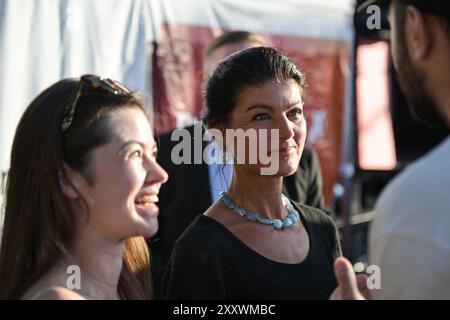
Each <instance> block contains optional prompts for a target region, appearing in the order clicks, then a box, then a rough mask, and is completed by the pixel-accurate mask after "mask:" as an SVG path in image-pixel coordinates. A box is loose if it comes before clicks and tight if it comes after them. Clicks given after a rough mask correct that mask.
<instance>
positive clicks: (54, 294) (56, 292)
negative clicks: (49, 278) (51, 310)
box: [29, 286, 86, 300]
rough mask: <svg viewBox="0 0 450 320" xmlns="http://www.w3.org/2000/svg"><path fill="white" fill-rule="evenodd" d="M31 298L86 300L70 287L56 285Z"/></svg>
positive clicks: (40, 291)
mask: <svg viewBox="0 0 450 320" xmlns="http://www.w3.org/2000/svg"><path fill="white" fill-rule="evenodd" d="M29 299H30V300H86V298H85V297H83V296H82V295H80V294H78V293H76V292H75V291H72V290H70V289H67V288H64V287H59V286H54V287H48V288H44V289H42V290H39V291H38V292H36V293H35V294H34V295H33V296H31V297H30V298H29Z"/></svg>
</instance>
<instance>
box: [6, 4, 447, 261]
mask: <svg viewBox="0 0 450 320" xmlns="http://www.w3.org/2000/svg"><path fill="white" fill-rule="evenodd" d="M359 2H360V1H355V0H315V1H307V0H189V1H187V0H19V1H18V0H0V170H1V185H0V188H1V190H0V191H1V192H0V205H1V210H0V213H1V212H2V211H3V209H4V208H3V206H4V203H3V201H2V198H3V193H4V189H5V183H6V175H7V171H8V167H9V160H10V159H9V155H10V149H11V144H12V139H13V136H14V133H15V128H16V126H17V123H18V121H19V119H20V117H21V115H22V113H23V111H24V110H25V108H26V107H27V105H28V104H29V103H30V101H31V100H32V98H33V97H34V96H36V95H37V94H38V93H39V92H40V91H42V90H43V89H45V88H46V87H47V86H49V85H50V84H52V83H54V82H56V81H57V80H59V79H62V78H67V77H79V76H80V75H82V74H86V73H95V74H99V75H101V76H104V77H110V78H114V79H117V80H119V81H121V82H122V83H124V84H125V85H126V86H128V87H130V88H132V89H134V90H138V91H139V92H141V94H142V96H143V98H144V99H145V101H146V103H147V105H148V107H149V108H150V109H152V110H153V114H154V122H155V127H156V130H157V131H158V132H164V131H168V130H170V129H173V128H175V127H183V126H186V125H189V124H191V123H193V122H195V121H196V120H198V118H199V113H200V110H201V106H202V104H201V88H200V82H199V81H198V73H199V71H200V70H201V68H202V64H203V54H204V49H205V48H206V46H207V45H208V43H209V42H210V41H211V40H212V39H213V38H214V37H215V36H218V35H220V34H221V33H223V32H224V31H228V30H247V31H253V32H258V33H260V34H261V35H262V36H263V37H265V38H266V40H267V41H268V43H269V44H270V45H271V46H273V47H276V48H277V49H279V50H282V51H284V52H285V53H287V54H288V55H289V56H291V57H292V58H293V60H294V61H295V62H296V63H297V65H298V66H299V67H300V69H301V70H302V71H304V72H305V73H306V76H307V82H308V89H307V92H306V99H305V114H306V118H307V123H308V142H309V143H310V144H311V145H312V146H313V147H314V148H315V150H316V151H317V153H318V155H319V158H320V163H321V166H322V172H323V178H324V194H325V198H326V202H327V205H328V206H330V208H331V209H332V210H333V211H334V212H336V217H337V221H336V222H337V223H338V225H339V227H340V229H341V232H342V234H343V236H344V248H345V254H346V255H347V256H348V257H349V258H350V259H351V260H352V261H353V262H354V263H359V265H360V266H364V264H365V263H366V251H367V244H366V240H367V229H368V226H369V224H370V221H371V219H372V217H373V212H372V209H373V206H374V203H375V201H376V199H377V197H378V195H379V193H380V191H381V190H382V188H383V187H384V186H385V185H386V183H387V182H388V181H389V180H390V179H392V178H393V177H394V176H395V175H396V174H397V173H399V172H400V171H401V170H403V169H404V168H405V167H406V166H407V165H408V164H410V163H411V162H412V161H414V160H415V159H417V158H418V157H420V156H422V155H423V154H425V153H426V152H427V151H428V150H430V149H431V148H432V147H433V146H435V145H436V144H438V143H439V142H440V141H441V140H442V139H443V138H445V136H446V135H447V133H446V132H438V131H435V130H433V129H431V128H428V127H426V126H425V125H423V124H422V123H421V122H420V121H419V120H417V119H416V117H415V116H414V115H413V114H412V113H411V111H410V109H409V107H408V105H407V102H406V100H405V98H404V97H403V95H402V93H401V92H400V90H399V86H398V84H397V81H396V75H395V71H394V69H393V67H392V61H391V58H390V47H389V25H388V22H387V17H386V15H387V8H383V7H382V8H380V9H381V10H380V12H379V19H378V21H374V22H375V24H377V22H378V26H377V27H376V28H375V29H371V28H369V27H368V24H367V17H368V16H367V15H356V14H355V9H356V7H357V5H358V3H359ZM30 156H32V155H30ZM2 220H3V219H2Z"/></svg>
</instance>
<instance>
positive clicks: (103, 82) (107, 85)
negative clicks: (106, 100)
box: [61, 74, 131, 132]
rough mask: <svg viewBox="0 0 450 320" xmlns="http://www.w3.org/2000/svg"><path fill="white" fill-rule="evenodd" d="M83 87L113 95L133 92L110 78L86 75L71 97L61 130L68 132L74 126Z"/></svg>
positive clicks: (64, 113) (65, 109)
mask: <svg viewBox="0 0 450 320" xmlns="http://www.w3.org/2000/svg"><path fill="white" fill-rule="evenodd" d="M83 85H88V86H90V87H91V88H94V89H96V90H100V91H104V92H107V93H110V94H113V95H127V94H131V90H129V89H128V88H126V87H125V86H123V85H122V84H121V83H119V82H118V81H115V80H111V79H108V78H101V77H99V76H96V75H93V74H86V75H84V76H82V77H81V78H80V82H79V84H78V86H77V87H76V88H75V90H74V92H73V93H72V95H71V96H70V99H69V103H68V104H67V106H66V107H65V108H64V111H63V116H62V123H61V130H62V132H66V131H67V130H69V128H70V126H71V125H72V122H73V118H74V115H75V110H76V108H77V103H78V99H79V98H80V96H81V90H82V88H83Z"/></svg>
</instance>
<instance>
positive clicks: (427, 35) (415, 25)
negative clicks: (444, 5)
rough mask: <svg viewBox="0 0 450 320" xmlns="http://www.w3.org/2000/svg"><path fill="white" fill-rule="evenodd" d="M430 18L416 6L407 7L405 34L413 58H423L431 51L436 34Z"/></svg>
mask: <svg viewBox="0 0 450 320" xmlns="http://www.w3.org/2000/svg"><path fill="white" fill-rule="evenodd" d="M428 18H429V17H427V16H426V14H424V13H423V12H421V11H420V10H418V9H417V8H416V7H414V6H407V7H406V16H405V36H406V38H407V41H408V46H409V52H410V55H411V58H412V59H413V60H422V59H424V58H426V57H428V55H429V54H430V52H431V47H432V44H433V41H434V38H433V37H434V34H433V32H432V30H431V25H430V21H429V19H428Z"/></svg>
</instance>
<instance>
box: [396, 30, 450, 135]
mask: <svg viewBox="0 0 450 320" xmlns="http://www.w3.org/2000/svg"><path fill="white" fill-rule="evenodd" d="M397 39H398V43H397V45H398V58H399V59H397V74H398V82H399V84H400V87H401V89H402V92H403V94H404V95H405V97H406V99H407V100H408V102H409V104H410V105H411V108H412V110H413V111H414V113H415V114H416V115H417V116H418V117H419V118H420V119H421V120H423V121H424V122H426V123H427V124H429V125H430V126H432V127H435V128H438V129H446V128H447V124H446V122H445V119H444V117H443V115H442V114H441V113H440V111H439V107H438V105H437V103H436V102H435V100H434V98H433V96H432V95H431V94H430V93H429V90H428V89H427V87H426V79H425V74H424V72H423V71H422V70H419V69H418V68H417V67H416V66H414V65H413V64H412V62H411V58H410V56H409V52H408V50H407V49H406V43H405V38H404V37H403V35H402V34H399V35H398V37H397Z"/></svg>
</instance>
